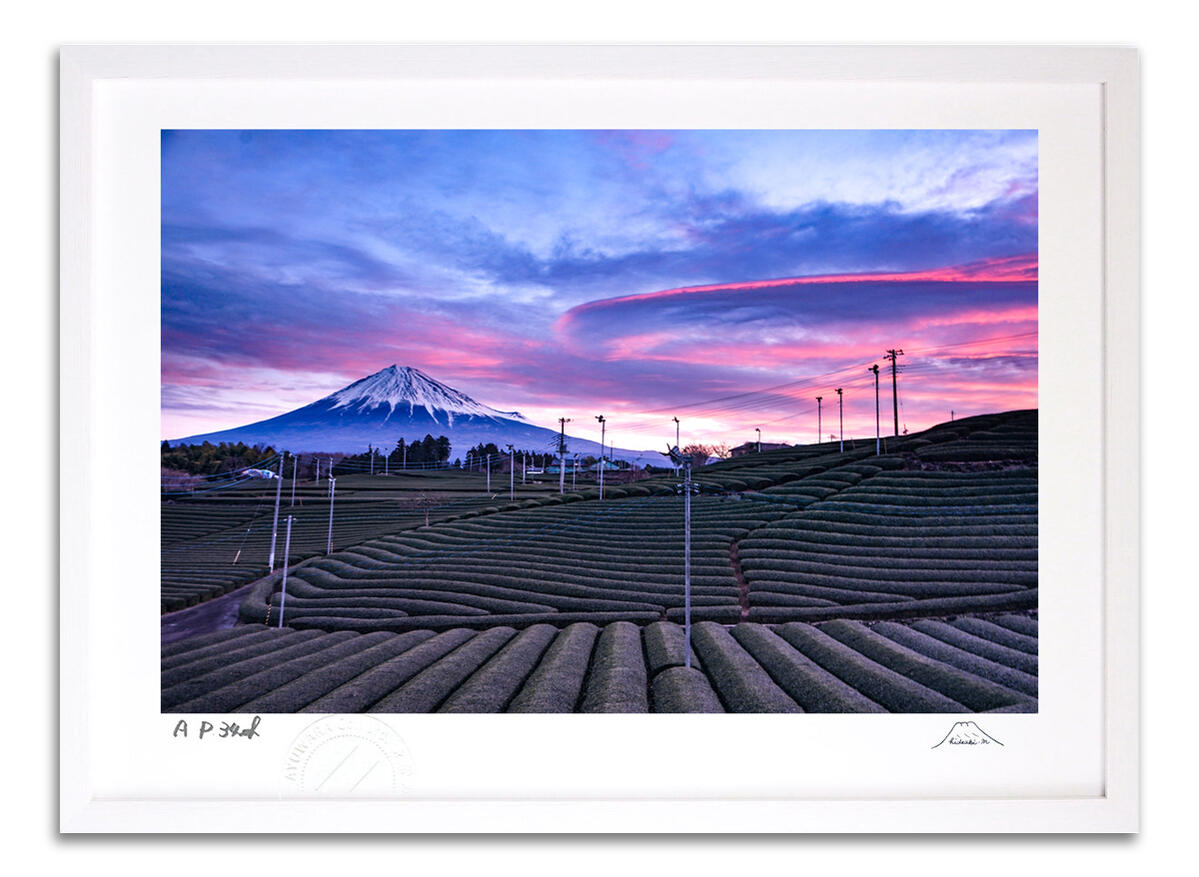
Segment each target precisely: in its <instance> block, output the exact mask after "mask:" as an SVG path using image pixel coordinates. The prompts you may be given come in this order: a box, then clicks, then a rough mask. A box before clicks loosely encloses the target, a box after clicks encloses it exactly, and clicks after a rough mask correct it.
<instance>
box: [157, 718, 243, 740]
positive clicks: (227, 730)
mask: <svg viewBox="0 0 1199 877" xmlns="http://www.w3.org/2000/svg"><path fill="white" fill-rule="evenodd" d="M261 722H262V716H254V719H253V721H251V722H250V724H248V725H246V726H245V727H244V728H243V727H242V726H241V725H240V724H239V723H238V722H220V723H219V725H214V724H213V723H212V722H210V721H208V720H207V719H201V720H200V725H199V727H198V728H197V729H196V732H197V733H196V739H197V740H203V739H204V737H205V736H207V735H208V734H212V735H213V739H216V740H220V739H231V738H234V737H245V738H246V739H247V740H253V739H254V738H255V737H258V736H261V735H260V734H259V732H258V725H259V723H261ZM188 731H189V728H188V724H187V719H180V720H179V721H178V722H176V723H175V730H174V732H172V734H171V736H172V737H187V735H188Z"/></svg>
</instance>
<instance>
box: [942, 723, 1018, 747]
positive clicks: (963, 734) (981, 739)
mask: <svg viewBox="0 0 1199 877" xmlns="http://www.w3.org/2000/svg"><path fill="white" fill-rule="evenodd" d="M946 743H948V744H949V745H950V746H990V745H992V744H994V745H996V746H1002V745H1003V744H1002V743H1000V742H999V741H998V740H996V739H995V738H994V737H992V736H991V735H990V734H988V733H987V732H986V731H984V730H983V729H982V728H980V727H979V726H978V725H976V724H974V722H954V723H953V727H952V728H950V729H949V733H948V734H946V735H945V738H944V739H943V740H942V741H941V742H940V743H938V744H937V746H944V745H945V744H946ZM937 746H934V747H932V748H933V749H936V748H937Z"/></svg>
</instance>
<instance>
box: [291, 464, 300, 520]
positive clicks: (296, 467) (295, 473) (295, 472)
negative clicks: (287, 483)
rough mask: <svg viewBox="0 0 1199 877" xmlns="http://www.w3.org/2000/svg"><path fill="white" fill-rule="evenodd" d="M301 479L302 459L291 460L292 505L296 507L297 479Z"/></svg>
mask: <svg viewBox="0 0 1199 877" xmlns="http://www.w3.org/2000/svg"><path fill="white" fill-rule="evenodd" d="M299 477H300V458H299V457H292V458H291V505H292V508H295V505H296V479H297V478H299Z"/></svg>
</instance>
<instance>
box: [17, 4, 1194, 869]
mask: <svg viewBox="0 0 1199 877" xmlns="http://www.w3.org/2000/svg"><path fill="white" fill-rule="evenodd" d="M425 7H431V4H421V8H419V9H415V8H414V9H410V8H402V7H401V6H400V4H382V3H380V4H373V3H353V2H345V0H343V2H342V3H338V4H330V3H328V2H322V3H306V2H298V0H293V2H290V3H286V4H276V3H264V4H260V5H257V6H252V5H251V4H249V3H246V2H244V0H239V2H222V0H210V2H206V3H204V4H202V5H198V6H192V5H185V4H175V5H170V6H168V5H167V4H162V3H160V2H155V3H132V2H130V3H119V2H108V3H105V4H94V5H93V6H91V7H89V6H86V5H84V4H75V3H57V4H53V3H52V4H46V5H44V6H43V7H40V8H38V9H37V10H36V11H35V9H34V8H33V7H32V6H27V7H23V8H18V9H17V10H14V11H10V13H9V18H8V20H7V22H6V23H7V26H8V32H7V36H6V37H5V51H4V53H3V55H0V58H2V63H3V64H4V68H5V73H6V74H7V75H6V76H5V77H4V82H5V90H6V97H5V103H4V106H5V109H6V111H7V112H6V123H7V124H6V126H5V128H6V131H5V136H4V138H3V140H2V141H0V142H2V143H3V147H2V148H3V149H4V150H5V158H6V159H7V160H6V161H5V162H3V163H2V164H0V167H3V168H4V174H5V179H4V183H5V185H4V186H3V188H2V189H0V192H3V196H4V200H5V202H6V205H5V206H6V207H7V209H6V210H3V211H0V222H3V224H4V228H3V230H4V234H3V238H2V240H3V241H4V244H5V253H6V256H7V258H6V259H5V267H6V268H7V269H8V270H7V271H5V273H4V275H3V276H4V281H5V286H6V290H5V292H6V295H5V296H4V311H3V313H4V317H5V319H4V326H5V328H6V329H7V331H6V332H5V338H4V340H5V344H3V345H0V348H2V349H3V355H4V369H3V374H4V375H5V384H6V385H5V390H4V396H3V398H4V400H5V408H6V414H5V419H6V421H7V423H8V425H9V428H8V429H6V430H4V436H5V447H4V459H5V460H6V461H8V462H9V463H10V467H9V468H8V473H9V475H10V478H9V479H6V486H7V487H8V490H9V496H10V502H8V503H6V504H5V513H6V514H7V515H11V516H12V518H13V519H14V520H13V523H18V524H19V525H20V529H18V530H15V531H14V530H13V529H7V530H6V533H9V534H12V535H11V537H9V538H6V557H7V558H8V559H9V564H8V566H7V569H6V572H7V575H6V576H5V585H6V590H7V592H8V593H7V596H8V598H9V599H8V600H7V601H6V605H7V608H8V617H7V618H6V619H5V635H4V636H3V637H0V642H2V643H3V648H4V649H5V670H6V672H5V681H6V682H7V686H6V687H7V691H6V694H7V697H6V698H5V706H6V707H7V709H6V711H5V713H6V721H5V722H4V731H3V734H4V736H3V739H2V740H0V747H2V748H0V752H3V753H5V755H6V759H5V760H4V761H3V762H0V763H3V764H4V766H5V767H6V768H7V770H6V771H5V773H4V776H5V780H6V785H7V786H8V791H9V794H8V795H6V796H5V798H6V802H7V803H8V805H9V807H10V808H11V809H12V810H13V811H14V812H13V813H12V814H11V816H10V817H9V818H8V819H6V821H5V828H6V829H7V831H6V834H7V835H9V836H10V837H14V838H16V839H17V844H16V845H13V846H10V847H9V848H8V850H6V852H8V853H9V856H8V857H7V858H9V860H10V861H13V862H14V864H17V859H16V858H15V856H16V855H19V854H21V853H25V854H30V855H33V856H37V857H39V858H40V857H48V856H53V857H54V858H56V859H57V860H58V861H56V862H55V863H54V864H55V865H56V866H57V867H61V868H69V869H72V870H79V869H83V868H88V869H91V870H97V869H100V870H105V871H107V870H110V869H112V870H115V869H116V868H118V867H119V868H120V870H122V871H128V870H134V871H135V872H137V871H142V870H143V869H154V870H155V871H157V870H159V869H167V868H169V869H170V870H171V872H172V873H173V874H193V873H194V874H203V873H215V872H231V873H253V872H254V871H258V870H261V869H264V868H273V867H278V866H279V865H281V864H283V863H284V862H286V865H285V867H287V868H288V869H289V870H295V869H300V870H301V871H302V872H305V873H307V872H312V873H326V872H328V871H330V870H332V869H338V870H344V869H345V868H346V867H347V866H359V867H369V866H370V865H371V864H372V862H370V861H369V860H368V859H367V858H365V857H363V858H361V859H360V858H359V856H358V854H359V853H362V854H365V855H366V856H370V857H372V858H374V863H373V864H374V865H375V866H376V867H387V868H388V869H389V870H395V869H403V870H405V871H413V872H415V871H417V870H424V869H432V868H436V869H437V871H438V872H441V873H444V872H446V871H447V870H449V869H448V867H447V865H448V864H449V863H450V862H451V861H452V862H453V863H454V864H456V865H465V866H469V867H472V868H487V869H488V870H491V871H495V870H499V871H502V872H503V871H507V870H516V869H517V868H519V869H520V870H521V871H527V870H529V869H530V868H535V869H538V870H540V868H549V867H555V868H565V867H570V868H571V869H572V870H575V869H576V868H577V869H578V870H582V871H584V872H585V873H586V872H588V871H591V870H595V871H596V872H599V871H609V870H611V869H612V868H613V867H629V866H630V865H632V863H635V864H636V867H638V870H642V869H644V870H647V871H648V870H650V869H655V870H656V869H661V868H664V867H665V868H670V869H672V870H678V869H682V868H683V867H684V861H686V865H687V870H691V871H694V870H696V869H701V870H703V871H711V872H713V873H719V872H727V871H728V870H730V869H732V868H736V869H738V871H744V870H745V869H746V867H747V866H749V867H761V868H770V869H786V870H787V872H795V871H797V870H800V869H801V868H802V870H804V871H813V870H816V869H826V868H828V869H831V868H836V869H838V870H839V871H846V870H848V871H850V872H851V873H852V872H855V871H858V870H861V871H867V870H870V871H875V870H879V869H886V870H887V872H888V873H889V874H894V873H896V872H898V873H900V874H905V873H917V872H919V873H922V874H923V873H929V872H930V871H932V870H934V869H935V870H942V869H950V868H952V869H954V870H962V869H966V870H968V871H969V873H970V874H971V875H979V874H991V873H996V874H998V873H1005V874H1009V873H1010V872H1011V870H1012V869H1013V868H1014V867H1016V868H1027V867H1030V866H1032V865H1033V863H1035V867H1036V868H1037V870H1041V869H1045V870H1049V869H1055V870H1056V869H1061V868H1065V867H1068V868H1069V869H1070V870H1071V871H1076V870H1079V869H1087V870H1088V871H1092V872H1093V871H1095V870H1100V871H1103V872H1106V871H1107V870H1109V869H1112V870H1115V869H1120V870H1121V871H1127V869H1128V868H1130V867H1138V868H1144V867H1156V868H1166V867H1170V865H1171V864H1173V865H1174V867H1177V866H1178V865H1179V864H1181V863H1183V862H1185V861H1187V860H1189V859H1190V855H1189V839H1190V838H1189V834H1190V832H1191V830H1192V828H1191V822H1192V814H1193V812H1194V808H1195V804H1194V790H1193V789H1192V788H1191V787H1190V784H1191V783H1192V782H1193V781H1194V779H1195V770H1194V766H1195V765H1194V762H1195V758H1194V752H1193V744H1190V745H1191V748H1190V749H1188V748H1187V747H1188V743H1189V738H1190V737H1191V736H1192V735H1193V726H1192V723H1191V719H1192V716H1193V713H1194V707H1193V706H1192V704H1193V701H1194V694H1193V683H1192V677H1191V672H1192V671H1193V665H1194V660H1193V646H1192V642H1193V639H1194V634H1193V633H1192V632H1191V631H1190V630H1189V627H1190V626H1191V625H1193V623H1194V622H1193V619H1194V617H1195V598H1194V581H1195V574H1194V567H1193V563H1185V562H1184V557H1183V549H1182V546H1184V545H1187V543H1188V541H1190V540H1193V539H1194V538H1195V536H1194V533H1193V526H1192V522H1193V521H1194V520H1195V518H1196V515H1195V512H1194V511H1193V508H1192V506H1193V503H1188V502H1187V500H1188V499H1189V498H1190V497H1189V496H1188V493H1189V490H1190V488H1192V487H1193V485H1194V482H1195V479H1194V477H1193V475H1191V474H1190V473H1192V472H1193V462H1192V459H1191V458H1192V456H1193V451H1188V449H1187V448H1188V446H1189V445H1191V444H1193V443H1192V442H1190V441H1187V440H1186V439H1187V434H1188V433H1190V432H1193V429H1194V426H1195V417H1194V415H1193V413H1191V412H1192V409H1193V402H1192V401H1191V396H1192V395H1193V393H1192V392H1191V391H1190V389H1189V388H1190V384H1191V382H1192V380H1193V378H1192V377H1191V374H1192V371H1193V369H1192V368H1191V367H1190V364H1189V362H1188V360H1189V359H1190V357H1189V356H1188V354H1189V352H1190V351H1189V350H1188V347H1187V343H1188V342H1189V341H1191V336H1192V335H1193V331H1194V330H1193V327H1194V326H1195V325H1196V323H1197V322H1199V321H1197V320H1196V316H1197V314H1196V308H1195V304H1194V296H1195V284H1194V280H1193V269H1191V270H1188V269H1190V261H1191V258H1192V254H1193V253H1194V251H1195V243H1194V222H1193V219H1192V213H1193V211H1194V199H1195V196H1196V194H1199V193H1196V191H1195V188H1196V187H1195V169H1194V159H1193V157H1192V156H1193V153H1194V144H1195V139H1194V136H1195V131H1194V126H1195V122H1194V121H1193V120H1194V113H1193V111H1192V109H1191V107H1192V105H1193V101H1194V97H1193V90H1194V86H1195V84H1196V83H1195V79H1196V77H1195V74H1194V72H1193V69H1194V68H1193V61H1194V57H1195V47H1194V46H1192V45H1190V44H1189V42H1188V40H1189V39H1190V36H1189V29H1188V28H1186V27H1185V25H1184V23H1183V22H1182V21H1181V20H1180V19H1179V18H1178V17H1177V16H1176V14H1170V13H1169V11H1167V9H1166V7H1165V6H1164V5H1163V6H1162V7H1161V9H1160V11H1159V10H1158V8H1157V7H1155V6H1154V5H1153V4H1147V3H1138V4H1127V3H1123V4H1119V6H1118V7H1112V11H1108V8H1107V7H1105V6H1103V5H1101V4H1099V3H1089V4H1087V5H1086V6H1085V7H1082V9H1085V16H1084V15H1083V14H1080V13H1079V12H1075V11H1073V10H1069V9H1066V10H1061V11H1058V10H1056V9H1055V8H1051V7H1050V5H1049V4H1045V3H1044V2H1028V3H1025V2H1018V0H1009V2H1006V3H1004V4H1002V5H1001V6H994V5H980V6H969V5H967V4H962V3H960V2H952V3H931V2H930V3H919V2H909V3H905V4H888V3H871V2H858V3H854V4H852V5H849V4H847V5H846V11H845V12H843V13H839V14H838V13H834V12H821V11H818V10H815V9H813V8H811V7H809V6H807V5H802V6H801V5H800V4H794V6H793V7H792V5H791V4H784V3H754V2H748V0H742V2H740V3H737V4H728V3H727V2H726V3H702V2H694V0H693V2H690V3H659V4H654V5H652V6H651V4H648V3H645V2H644V0H641V2H632V3H624V2H607V3H604V4H597V5H594V6H592V5H582V4H580V5H577V6H575V7H573V8H571V10H570V11H569V12H564V10H565V9H566V8H567V5H566V4H561V3H545V4H533V3H526V4H513V3H503V4H493V5H492V6H491V8H488V6H486V5H484V4H481V3H480V4H465V3H463V4H457V5H456V7H455V8H454V9H452V10H449V11H447V12H444V13H442V14H440V15H437V14H435V13H433V12H432V11H430V9H429V8H425ZM526 7H527V9H528V11H527V12H526V13H524V14H518V13H517V12H515V11H514V8H515V9H522V10H523V9H525V8H526ZM14 12H15V13H16V14H14ZM275 40H287V41H316V40H322V41H343V42H359V41H366V40H376V41H397V42H398V41H407V40H425V41H457V40H478V41H496V40H507V41H567V42H580V41H590V40H611V41H696V42H712V41H739V42H765V41H770V42H815V41H820V42H832V43H848V42H854V43H875V42H908V43H913V42H992V43H993V42H1010V43H1029V42H1031V43H1075V42H1088V43H1105V44H1112V43H1115V44H1125V45H1128V44H1131V45H1136V46H1138V47H1139V48H1140V49H1141V50H1142V51H1143V52H1144V62H1143V63H1144V67H1143V72H1144V82H1145V97H1144V122H1145V127H1144V137H1145V139H1144V168H1145V171H1144V183H1145V208H1146V214H1145V225H1144V231H1145V271H1144V274H1143V281H1144V289H1145V297H1144V308H1143V313H1144V319H1145V336H1144V349H1145V366H1144V379H1143V386H1144V397H1143V398H1144V404H1145V412H1146V418H1145V423H1144V429H1145V433H1144V439H1145V445H1144V453H1145V459H1144V464H1143V470H1142V471H1143V473H1144V478H1145V501H1146V505H1145V514H1144V530H1145V536H1144V549H1145V565H1144V569H1145V584H1146V588H1147V589H1148V593H1147V594H1146V596H1145V599H1144V610H1145V613H1146V625H1145V637H1144V640H1145V645H1144V661H1145V663H1144V674H1143V679H1144V688H1143V690H1144V693H1145V701H1146V709H1145V715H1146V720H1145V738H1144V765H1145V777H1146V778H1145V784H1144V790H1145V793H1146V804H1145V808H1144V828H1145V833H1144V834H1143V835H1142V836H1141V837H1140V838H1136V839H1121V838H1106V839H1069V838H1067V839H1048V838H1036V839H1025V840H1015V839H984V840H980V841H968V840H965V839H961V838H941V839H936V840H930V839H920V838H893V839H886V838H878V839H865V840H864V839H860V838H845V839H838V838H831V839H799V840H784V839H771V840H766V839H756V840H755V839H749V838H746V839H728V840H725V839H717V838H683V839H679V840H659V841H651V840H647V839H633V840H628V841H621V842H619V843H617V842H613V841H607V842H605V841H602V840H586V841H578V842H575V843H574V844H572V845H568V842H567V841H565V840H563V839H547V840H537V841H535V842H534V841H524V842H522V841H520V840H519V839H515V838H513V839H500V840H481V839H480V840H474V841H473V842H462V841H455V842H452V843H450V844H443V843H441V842H438V841H423V842H419V841H415V840H413V839H404V840H402V841H398V842H397V841H388V840H385V839H340V840H338V839H329V840H322V839H315V838H313V839H309V840H304V839H300V840H297V839H283V840H263V841H256V842H248V841H246V840H244V839H233V840H225V841H205V840H204V839H179V840H172V839H165V838H148V839H137V840H116V839H105V840H103V841H99V840H96V841H92V840H88V839H80V838H75V839H68V840H65V841H64V840H60V839H58V838H57V837H56V836H55V831H56V823H57V805H56V800H55V789H56V787H57V776H56V769H57V768H56V763H57V749H56V716H55V696H56V683H55V680H56V654H57V647H56V635H55V631H56V619H55V617H54V612H55V586H56V580H55V552H56V541H55V538H56V537H55V525H56V495H55V494H56V489H55V488H56V483H55V476H54V474H53V473H54V469H55V465H54V462H55V461H54V453H53V447H54V444H55V440H56V429H57V423H56V420H55V419H54V416H55V415H54V413H55V399H56V395H55V394H56V384H57V377H58V375H57V344H56V340H55V339H56V317H57V310H56V307H57V306H56V301H55V280H56V278H55V265H56V259H57V252H56V235H55V232H56V228H55V225H56V214H57V197H56V189H55V178H56V174H57V155H56V143H57V130H56V126H55V115H56V88H57V82H56V77H55V68H56V64H57V59H56V56H55V48H56V46H57V45H59V44H61V43H63V42H137V41H146V42H150V41H154V42H158V41H163V42H182V41H239V42H241V41H253V42H258V41H275ZM14 268H15V270H14ZM14 427H16V429H14ZM39 449H42V450H41V451H39ZM13 560H16V563H15V564H13V563H12V561H13ZM18 716H20V720H18V718H17V717H18ZM680 855H682V856H683V857H685V859H683V858H680ZM1174 855H1177V856H1178V859H1176V860H1175V861H1174V862H1173V863H1171V862H1170V861H1169V860H1170V858H1171V857H1172V856H1174ZM381 856H385V857H386V859H383V860H381V859H380V858H378V857H381ZM447 857H448V858H447ZM850 857H852V858H850ZM1134 857H1135V858H1136V859H1138V860H1139V861H1136V862H1133V861H1132V859H1133V858H1134ZM617 858H619V859H621V860H622V861H624V862H626V863H627V864H624V865H622V864H620V863H618V862H617V861H616V859H617ZM1147 858H1151V859H1153V860H1154V861H1152V862H1150V861H1145V859H1147ZM18 867H20V865H19V864H18Z"/></svg>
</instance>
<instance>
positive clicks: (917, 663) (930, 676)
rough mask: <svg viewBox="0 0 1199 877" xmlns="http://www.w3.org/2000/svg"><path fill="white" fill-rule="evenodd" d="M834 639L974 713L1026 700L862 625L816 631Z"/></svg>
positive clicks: (836, 624)
mask: <svg viewBox="0 0 1199 877" xmlns="http://www.w3.org/2000/svg"><path fill="white" fill-rule="evenodd" d="M820 631H821V632H822V633H826V634H828V635H829V636H831V637H833V638H834V639H836V640H838V641H840V642H842V643H844V644H845V645H847V646H849V647H850V648H852V649H853V650H854V651H857V652H860V653H861V654H863V655H865V656H866V657H868V658H870V659H871V660H873V661H876V662H878V663H879V664H882V665H883V666H886V667H888V668H890V669H891V670H894V671H895V672H896V673H900V674H902V675H903V676H906V677H907V678H908V679H911V680H913V681H915V682H918V683H920V684H921V685H924V686H925V687H927V688H929V689H931V690H933V691H939V692H941V694H944V695H945V696H946V697H949V698H951V699H952V700H954V701H956V702H958V703H960V704H962V705H964V706H967V707H969V708H970V709H972V710H974V711H976V712H982V711H984V710H992V709H998V708H1000V707H1005V706H1011V705H1012V704H1015V703H1022V702H1023V701H1025V700H1027V698H1026V697H1025V696H1024V695H1023V694H1020V693H1019V692H1016V691H1013V690H1012V689H1010V688H1006V687H1004V686H1002V685H999V684H998V683H995V682H991V681H989V680H987V679H984V678H980V677H978V676H975V675H973V674H971V673H968V672H966V671H964V670H961V669H958V668H957V667H954V666H952V665H949V664H945V663H942V662H941V661H936V660H933V659H932V658H930V657H928V656H927V655H923V654H921V653H920V652H917V651H913V650H912V649H909V648H907V647H905V646H902V645H900V644H899V643H896V642H893V641H891V640H889V639H887V638H886V637H884V636H882V635H881V634H878V633H875V632H873V631H871V630H870V629H869V628H867V627H866V626H865V625H864V624H860V623H857V622H852V621H830V622H828V623H827V624H823V625H821V627H820Z"/></svg>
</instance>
